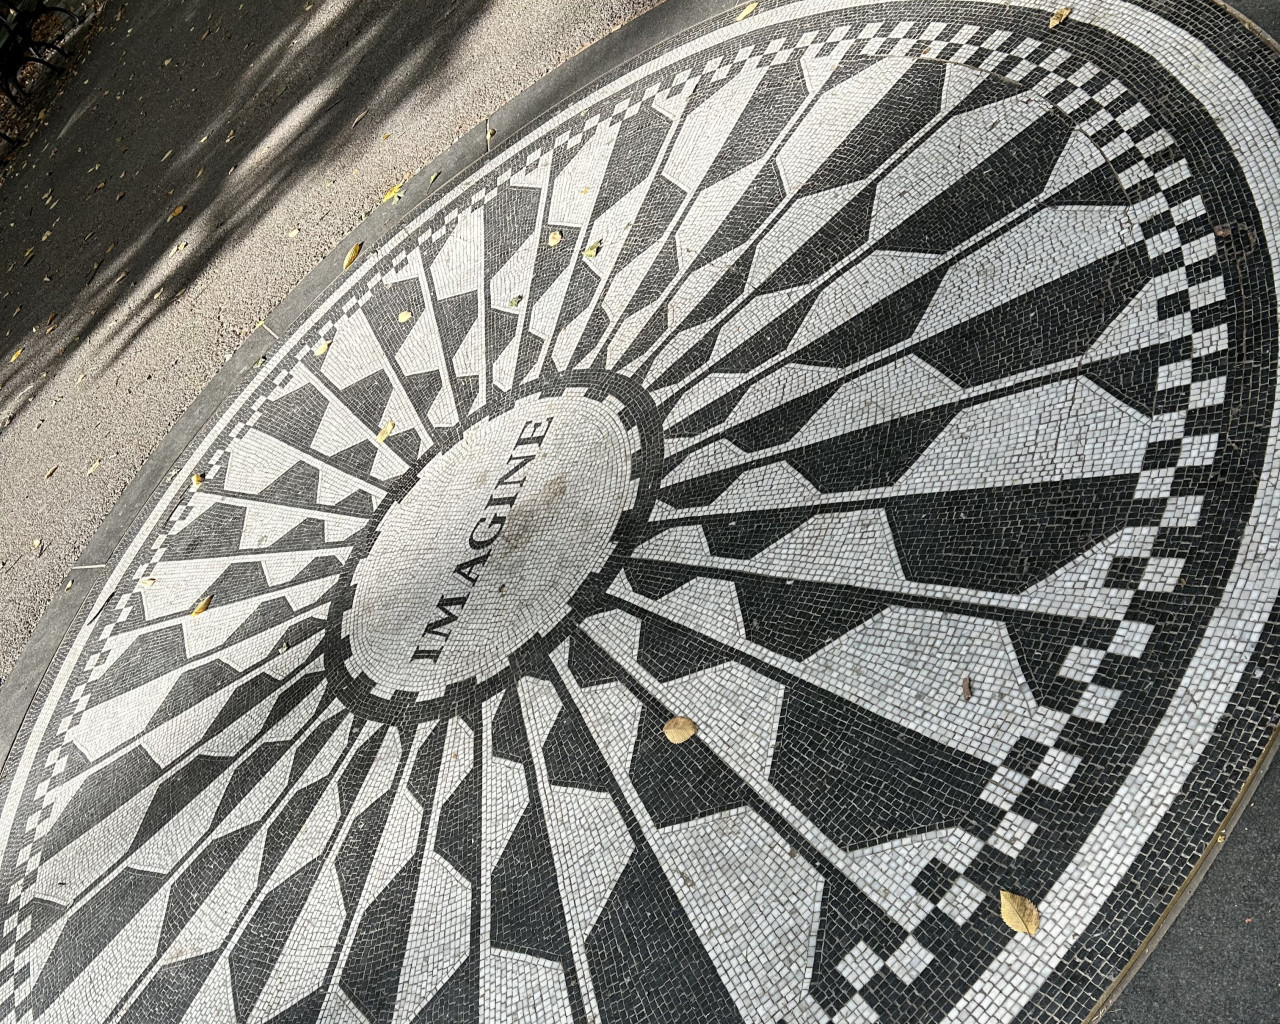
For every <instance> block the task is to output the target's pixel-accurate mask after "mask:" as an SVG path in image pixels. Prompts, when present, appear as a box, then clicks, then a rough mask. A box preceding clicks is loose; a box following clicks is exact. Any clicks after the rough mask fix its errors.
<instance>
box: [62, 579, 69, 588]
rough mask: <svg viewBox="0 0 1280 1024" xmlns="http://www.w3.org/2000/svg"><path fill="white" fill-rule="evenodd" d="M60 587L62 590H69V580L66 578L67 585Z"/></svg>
mask: <svg viewBox="0 0 1280 1024" xmlns="http://www.w3.org/2000/svg"><path fill="white" fill-rule="evenodd" d="M62 589H63V590H70V589H71V580H69V579H68V580H67V585H66V586H65V587H63V588H62Z"/></svg>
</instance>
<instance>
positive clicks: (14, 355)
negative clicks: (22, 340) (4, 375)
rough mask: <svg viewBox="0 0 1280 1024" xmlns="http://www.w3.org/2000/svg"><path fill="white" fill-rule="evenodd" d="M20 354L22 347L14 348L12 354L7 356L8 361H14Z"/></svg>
mask: <svg viewBox="0 0 1280 1024" xmlns="http://www.w3.org/2000/svg"><path fill="white" fill-rule="evenodd" d="M20 355H22V349H18V350H16V351H15V352H14V353H13V355H11V356H10V357H9V362H11V363H16V362H17V361H18V356H20Z"/></svg>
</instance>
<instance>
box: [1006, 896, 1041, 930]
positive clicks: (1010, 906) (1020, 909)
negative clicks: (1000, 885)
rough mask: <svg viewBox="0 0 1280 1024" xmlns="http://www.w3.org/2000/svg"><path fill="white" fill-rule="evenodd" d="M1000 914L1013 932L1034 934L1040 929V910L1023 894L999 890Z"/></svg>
mask: <svg viewBox="0 0 1280 1024" xmlns="http://www.w3.org/2000/svg"><path fill="white" fill-rule="evenodd" d="M1000 916H1001V917H1002V918H1004V923H1005V924H1007V925H1008V926H1009V927H1010V928H1012V929H1013V930H1014V931H1015V932H1022V933H1023V934H1024V935H1034V934H1035V933H1036V932H1038V931H1039V930H1040V910H1039V909H1038V908H1037V907H1036V905H1035V904H1034V903H1032V902H1031V901H1030V900H1029V899H1027V898H1026V897H1025V896H1019V895H1018V894H1017V893H1016V892H1008V891H1006V890H1004V889H1001V890H1000Z"/></svg>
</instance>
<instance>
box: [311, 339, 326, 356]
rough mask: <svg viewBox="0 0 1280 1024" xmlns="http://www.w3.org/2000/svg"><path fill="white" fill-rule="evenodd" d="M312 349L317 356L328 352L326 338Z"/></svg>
mask: <svg viewBox="0 0 1280 1024" xmlns="http://www.w3.org/2000/svg"><path fill="white" fill-rule="evenodd" d="M314 351H315V354H316V356H317V357H319V356H322V355H324V354H325V353H326V352H328V351H329V341H328V339H327V338H326V339H325V340H324V341H322V342H320V344H319V345H317V346H316V347H315V349H314Z"/></svg>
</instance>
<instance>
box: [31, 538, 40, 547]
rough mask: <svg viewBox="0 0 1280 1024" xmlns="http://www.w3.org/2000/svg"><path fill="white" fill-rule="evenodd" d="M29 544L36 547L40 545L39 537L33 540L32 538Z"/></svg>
mask: <svg viewBox="0 0 1280 1024" xmlns="http://www.w3.org/2000/svg"><path fill="white" fill-rule="evenodd" d="M31 546H32V547H33V548H38V547H39V546H40V538H39V537H37V538H36V539H35V540H33V541H32V542H31Z"/></svg>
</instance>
